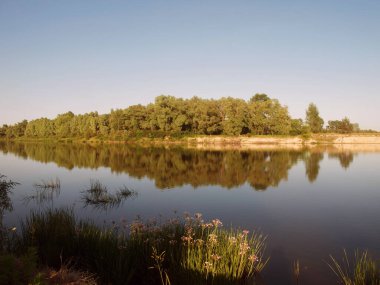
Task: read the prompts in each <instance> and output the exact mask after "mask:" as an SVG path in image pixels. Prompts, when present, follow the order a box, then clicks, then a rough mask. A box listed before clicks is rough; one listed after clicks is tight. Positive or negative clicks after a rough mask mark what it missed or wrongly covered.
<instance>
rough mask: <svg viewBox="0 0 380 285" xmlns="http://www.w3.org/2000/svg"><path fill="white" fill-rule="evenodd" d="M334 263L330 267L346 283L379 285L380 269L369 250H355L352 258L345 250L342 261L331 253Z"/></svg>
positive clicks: (351, 284) (345, 284)
mask: <svg viewBox="0 0 380 285" xmlns="http://www.w3.org/2000/svg"><path fill="white" fill-rule="evenodd" d="M330 258H331V261H332V263H331V264H329V267H330V268H331V269H332V271H333V272H334V273H335V274H336V276H338V278H339V280H340V282H341V283H342V284H344V285H379V284H380V270H379V267H378V264H377V263H376V261H374V260H373V259H372V258H371V257H370V256H369V254H368V252H367V251H362V252H361V251H359V250H357V251H355V254H354V257H353V258H350V257H349V256H348V254H347V252H346V250H344V251H343V258H342V261H341V262H339V261H337V260H336V259H335V258H334V257H333V256H331V255H330Z"/></svg>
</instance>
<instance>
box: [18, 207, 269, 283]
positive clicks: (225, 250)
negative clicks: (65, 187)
mask: <svg viewBox="0 0 380 285" xmlns="http://www.w3.org/2000/svg"><path fill="white" fill-rule="evenodd" d="M22 234H23V236H22V245H23V247H29V246H35V247H36V248H37V252H38V256H39V257H40V260H41V261H43V262H44V263H45V264H47V265H49V266H59V264H60V263H61V258H60V257H62V260H63V261H65V260H74V261H75V263H76V264H77V265H78V266H79V267H80V268H81V269H83V270H85V271H90V272H96V273H97V275H98V276H99V279H100V281H101V283H106V284H109V283H111V284H160V283H161V284H170V283H171V284H199V283H203V284H221V283H226V282H227V283H228V284H235V283H238V282H241V281H242V280H245V279H247V278H251V277H253V276H254V275H255V274H258V273H259V272H260V271H261V270H262V269H263V267H264V266H265V264H266V261H267V259H265V258H264V257H263V250H264V244H265V238H264V237H263V236H261V235H259V234H253V235H249V232H248V231H242V230H225V229H224V228H222V226H221V222H220V221H219V220H218V219H215V220H213V221H212V222H210V223H205V222H204V221H203V220H202V219H201V216H200V214H198V215H196V217H190V216H186V217H185V220H181V219H174V220H170V221H167V222H166V223H161V224H158V223H157V222H156V221H150V222H145V223H143V222H142V221H141V220H136V221H133V222H132V223H131V224H127V223H126V222H122V223H121V224H116V223H113V224H112V226H111V227H104V228H99V227H97V226H95V225H94V224H92V223H89V222H83V221H81V222H78V221H76V219H75V217H74V214H73V212H72V211H71V210H67V209H60V210H48V211H46V212H38V213H36V212H34V213H32V214H31V215H30V217H29V218H27V220H26V221H25V222H24V224H23V227H22ZM150 267H154V268H156V269H157V270H158V272H159V273H160V275H159V276H160V278H157V277H158V276H157V271H155V270H153V271H152V270H150V271H148V272H147V269H148V268H150ZM169 276H170V279H169Z"/></svg>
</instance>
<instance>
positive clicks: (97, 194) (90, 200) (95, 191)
mask: <svg viewBox="0 0 380 285" xmlns="http://www.w3.org/2000/svg"><path fill="white" fill-rule="evenodd" d="M136 195H137V192H135V191H133V190H130V189H129V188H128V187H126V186H123V187H121V188H120V189H118V190H117V191H116V193H114V194H112V193H109V191H108V189H107V187H106V186H104V185H103V184H101V183H100V181H99V180H91V181H90V187H89V188H88V189H87V190H85V191H83V192H82V201H83V202H84V204H85V206H88V205H91V206H93V207H95V208H98V209H103V210H107V209H109V208H112V207H117V206H120V204H121V203H122V202H123V201H124V200H125V199H127V198H129V197H134V196H136Z"/></svg>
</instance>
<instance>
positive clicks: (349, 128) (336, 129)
mask: <svg viewBox="0 0 380 285" xmlns="http://www.w3.org/2000/svg"><path fill="white" fill-rule="evenodd" d="M327 130H328V131H329V132H333V133H340V134H349V133H352V132H353V131H354V130H356V131H359V127H358V126H357V124H352V123H351V122H350V119H349V118H347V117H345V118H343V119H342V120H340V121H339V120H335V121H328V125H327Z"/></svg>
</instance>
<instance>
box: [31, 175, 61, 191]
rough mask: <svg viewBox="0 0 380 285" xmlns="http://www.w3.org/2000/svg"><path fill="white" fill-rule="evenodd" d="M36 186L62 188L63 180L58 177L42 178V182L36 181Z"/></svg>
mask: <svg viewBox="0 0 380 285" xmlns="http://www.w3.org/2000/svg"><path fill="white" fill-rule="evenodd" d="M34 187H36V188H40V189H51V190H55V189H61V181H60V180H59V178H58V177H56V178H55V179H50V180H41V182H40V183H34Z"/></svg>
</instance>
